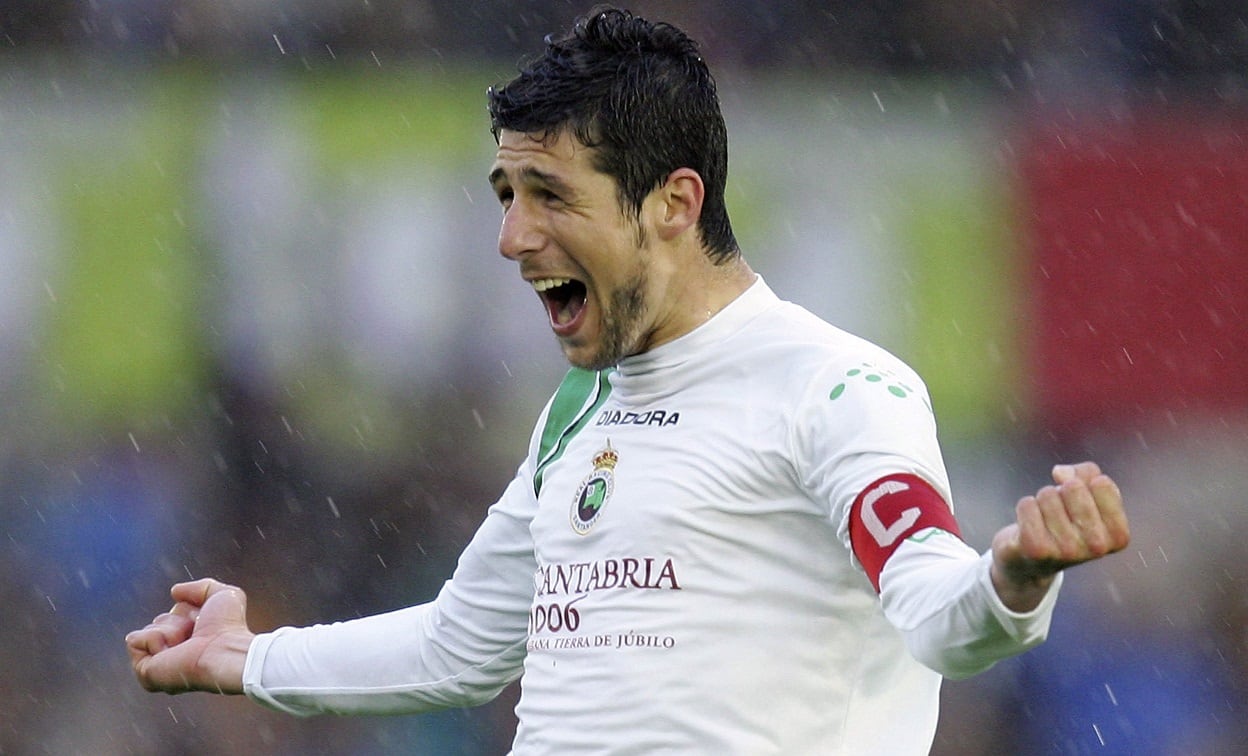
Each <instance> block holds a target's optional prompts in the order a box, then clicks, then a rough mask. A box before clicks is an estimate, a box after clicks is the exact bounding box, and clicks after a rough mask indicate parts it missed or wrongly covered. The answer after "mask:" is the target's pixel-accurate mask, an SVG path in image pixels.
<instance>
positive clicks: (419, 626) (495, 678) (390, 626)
mask: <svg viewBox="0 0 1248 756" xmlns="http://www.w3.org/2000/svg"><path fill="white" fill-rule="evenodd" d="M530 486H531V484H530V483H529V478H528V477H527V476H526V475H524V474H521V475H518V476H517V477H516V478H515V479H514V480H513V481H512V483H511V485H510V486H508V488H507V491H506V492H505V493H504V495H503V497H502V499H500V501H499V502H498V503H497V504H495V505H494V506H493V507H491V508H490V512H489V515H488V516H487V517H486V519H485V521H484V522H483V523H482V525H481V527H480V529H479V530H478V531H477V533H476V535H475V536H474V537H473V539H472V541H471V542H470V543H469V544H468V546H467V548H466V549H465V550H464V552H463V554H462V555H461V556H460V559H459V564H458V565H457V567H456V569H455V573H454V575H453V576H452V578H451V580H449V581H447V583H446V584H445V585H444V586H443V588H442V590H441V591H440V592H439V594H438V597H437V598H436V599H435V600H434V601H432V602H430V603H427V604H423V605H420V606H414V607H409V608H406V609H400V610H398V611H394V612H389V613H386V614H380V615H376V616H372V617H364V618H361V619H356V620H351V621H348V622H339V623H335V624H332V625H317V626H313V627H307V628H282V629H280V630H277V631H275V632H273V633H266V634H262V635H259V636H257V637H256V639H255V641H254V642H253V643H252V644H251V649H250V652H249V653H248V655H247V662H246V668H245V670H244V673H243V687H244V690H245V692H246V693H247V695H248V696H249V697H251V698H253V699H254V700H257V701H260V702H261V703H264V704H266V705H268V706H270V707H273V708H276V709H279V710H281V711H286V712H289V713H292V714H297V715H306V714H316V713H321V712H333V713H339V714H398V713H416V712H421V711H429V710H433V709H440V708H446V707H455V706H472V705H476V704H480V703H484V702H486V701H488V700H490V699H492V698H493V697H494V696H496V695H498V693H499V692H500V691H501V690H502V689H503V688H505V687H506V686H507V684H508V683H510V682H512V681H513V680H515V679H516V678H517V677H519V676H520V672H521V668H522V665H523V662H524V655H525V642H526V640H527V637H528V619H529V609H530V604H531V602H532V594H533V574H534V572H535V571H536V563H535V558H534V554H533V543H532V539H531V536H530V534H529V519H530V517H531V512H532V506H533V504H532V503H531V502H532V493H531V490H532V489H531V487H530Z"/></svg>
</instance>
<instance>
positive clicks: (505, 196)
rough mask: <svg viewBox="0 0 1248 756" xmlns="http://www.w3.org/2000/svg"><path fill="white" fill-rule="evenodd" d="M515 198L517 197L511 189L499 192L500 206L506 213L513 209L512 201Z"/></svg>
mask: <svg viewBox="0 0 1248 756" xmlns="http://www.w3.org/2000/svg"><path fill="white" fill-rule="evenodd" d="M513 197H515V194H514V193H513V192H512V191H511V190H510V189H499V190H498V204H500V205H502V206H503V210H504V211H506V210H507V208H509V207H511V200H512V198H513Z"/></svg>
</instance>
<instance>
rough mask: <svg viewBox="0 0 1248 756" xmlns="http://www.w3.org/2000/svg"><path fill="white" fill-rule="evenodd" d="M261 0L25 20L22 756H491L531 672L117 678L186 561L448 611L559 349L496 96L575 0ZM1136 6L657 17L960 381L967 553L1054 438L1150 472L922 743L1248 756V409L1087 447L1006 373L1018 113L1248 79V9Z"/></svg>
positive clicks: (1164, 100) (4, 109) (7, 543)
mask: <svg viewBox="0 0 1248 756" xmlns="http://www.w3.org/2000/svg"><path fill="white" fill-rule="evenodd" d="M245 5H246V9H245V10H244V9H242V8H240V7H238V6H237V4H234V5H230V6H229V7H230V8H232V9H233V10H234V11H237V13H227V11H225V10H223V8H225V7H226V6H223V5H221V4H218V3H212V2H194V1H193V0H184V1H182V2H170V3H166V2H142V1H140V0H130V1H123V0H113V1H112V2H95V3H77V2H35V1H33V0H19V1H18V2H7V3H0V270H2V271H4V273H3V274H0V600H2V601H3V607H4V614H3V620H2V621H0V670H3V672H4V674H3V675H2V676H0V677H2V678H3V680H2V681H0V753H93V754H109V753H118V754H121V753H152V754H156V753H197V754H214V753H222V754H224V753H239V752H247V753H274V754H286V753H289V754H295V753H300V754H302V753H344V754H346V753H350V754H389V753H429V754H498V753H504V752H505V751H506V749H507V745H508V743H509V742H510V736H511V732H512V730H513V728H514V721H513V718H512V714H511V706H512V705H513V704H514V699H515V695H516V691H515V690H514V688H513V689H512V690H509V691H508V692H507V693H505V694H504V696H502V697H501V698H500V700H499V701H497V702H496V703H494V704H491V705H490V706H487V707H483V708H481V709H479V710H474V711H467V712H461V711H455V712H446V713H443V714H439V715H435V716H429V717H409V718H386V719H375V718H365V719H335V718H316V719H312V720H294V719H291V718H287V717H283V716H280V715H277V714H274V713H272V712H268V711H266V710H263V709H260V708H259V707H257V706H254V705H251V704H249V703H247V702H245V701H242V700H239V699H228V700H226V699H218V698H213V697H210V696H181V697H173V698H167V697H163V696H152V695H149V694H146V693H144V692H142V691H141V690H140V689H139V687H138V686H137V685H136V684H135V683H134V681H133V680H132V678H131V674H130V671H129V666H128V661H127V659H126V658H125V654H124V648H123V645H122V642H121V638H122V636H123V635H124V633H125V632H126V631H128V630H130V629H133V628H135V627H139V626H141V625H143V624H144V623H146V622H147V621H148V619H149V618H150V617H151V616H152V615H154V614H155V613H157V612H159V611H162V610H163V609H165V608H166V606H167V604H168V595H167V591H168V586H169V584H170V583H171V582H173V581H176V580H180V579H184V578H187V577H200V576H204V575H215V576H218V577H220V578H222V579H224V580H229V581H232V582H236V583H238V584H240V585H242V586H244V587H245V588H246V589H247V591H248V595H249V597H250V602H251V604H250V606H251V616H252V617H253V625H254V627H255V628H256V629H261V630H263V629H270V628H273V627H276V626H279V625H283V624H306V623H311V622H322V621H332V620H336V619H342V618H347V617H352V616H358V615H363V614H368V613H373V612H377V611H382V610H386V609H390V608H394V607H397V606H402V605H406V604H411V603H415V602H419V601H424V600H427V599H429V598H431V597H432V596H433V595H434V594H435V593H436V591H437V590H438V588H439V586H440V585H441V583H442V581H443V580H444V579H445V578H446V577H447V576H448V575H449V573H450V571H451V569H452V568H453V565H454V561H455V558H456V556H457V554H458V553H459V550H460V549H461V548H462V546H463V545H464V544H465V543H466V542H467V540H468V539H469V538H470V537H471V535H472V533H473V531H474V529H475V527H476V525H477V523H478V522H479V521H480V519H481V517H482V516H483V515H484V511H485V508H486V507H487V506H488V505H489V504H490V503H492V501H493V499H494V497H495V496H496V495H497V493H498V492H500V491H501V490H502V488H503V486H504V485H505V483H506V481H507V480H508V479H509V478H510V477H511V474H512V471H513V470H514V469H515V465H516V464H518V463H519V461H520V458H521V456H522V453H523V449H524V444H525V442H526V439H527V436H528V433H529V430H530V424H531V422H532V421H533V418H534V417H535V416H536V413H537V412H538V410H539V409H540V407H541V405H542V402H543V401H544V400H545V399H546V397H547V395H548V392H549V391H550V390H551V389H552V388H553V386H554V385H555V382H556V381H557V379H558V376H559V375H561V374H562V372H563V367H564V366H563V363H562V358H561V356H560V354H559V352H558V350H557V348H556V347H555V345H554V344H553V341H552V340H551V339H550V338H549V336H548V334H547V333H546V332H545V328H544V326H543V323H542V316H541V313H540V308H539V307H538V305H537V304H536V303H535V302H534V301H533V300H532V296H531V294H530V293H529V292H527V291H526V290H525V288H524V287H523V286H521V285H520V284H519V282H518V280H517V278H516V276H515V271H514V270H513V268H512V266H510V265H509V264H508V263H507V262H506V261H504V260H502V259H501V258H499V257H498V256H497V254H496V253H495V244H496V235H497V219H498V211H497V209H496V207H495V201H494V199H493V197H492V194H491V192H490V190H489V188H488V186H487V184H486V182H485V179H484V174H485V171H486V168H487V166H488V164H489V161H490V160H491V159H492V154H493V147H494V145H493V142H492V140H491V137H490V135H489V132H488V124H487V123H486V119H485V114H484V103H483V97H482V93H483V92H484V90H485V88H486V87H487V86H488V85H490V84H492V83H494V82H496V81H498V80H501V79H505V78H507V77H508V76H509V75H510V73H511V72H512V71H513V70H514V63H515V60H516V59H517V58H518V56H519V54H520V53H521V52H528V51H531V50H533V49H534V48H535V46H536V45H538V44H540V39H541V36H542V35H543V34H545V33H546V32H548V31H552V30H553V29H555V28H557V27H559V26H562V25H563V24H564V23H565V22H566V20H567V19H569V18H571V17H572V16H573V15H574V14H575V13H576V12H579V11H581V10H582V8H581V7H580V6H579V5H573V4H570V3H564V2H557V3H537V2H525V3H490V2H482V3H456V2H449V1H446V2H443V1H441V0H436V1H431V2H421V3H417V2H395V3H389V4H383V3H337V2H320V3H312V2H307V3H295V4H285V3H277V2H254V3H248V4H245ZM675 5H679V6H680V7H679V8H675V7H672V6H675ZM1146 5H1147V8H1146V7H1145V5H1141V4H1134V3H1124V2H1110V1H1109V0H1105V1H1104V2H1060V3H1047V4H1046V3H1023V2H1010V1H1001V2H974V3H971V4H969V5H967V4H960V5H957V6H956V10H950V8H953V7H954V6H950V5H949V4H946V3H940V2H898V3H889V4H863V3H852V2H836V3H813V2H777V3H762V2H733V3H710V2H691V3H683V4H668V3H644V2H643V3H637V4H636V6H635V7H636V8H637V9H638V10H640V11H642V12H645V11H647V10H651V9H654V10H656V13H655V15H656V16H662V15H663V12H665V11H670V12H671V13H672V14H674V15H672V16H670V18H671V20H673V21H677V22H679V23H681V24H683V25H685V26H687V27H688V28H689V29H690V30H691V31H692V32H693V33H694V35H695V36H700V37H702V38H704V39H705V40H707V45H706V48H707V52H708V57H709V58H710V60H711V63H712V66H713V67H714V68H715V69H716V70H717V71H718V73H719V80H720V88H721V93H722V95H723V98H724V103H725V108H726V111H727V118H728V124H729V130H730V132H731V135H732V141H733V156H732V159H733V178H732V180H731V182H730V186H729V207H730V210H731V212H732V213H733V218H734V223H735V224H736V226H737V228H738V232H739V234H738V235H739V238H740V239H741V240H742V242H743V245H744V247H745V251H746V255H747V257H749V258H750V260H751V262H752V264H754V266H755V267H756V268H757V269H759V270H760V271H761V272H762V273H763V274H764V275H765V276H766V277H767V279H768V281H769V282H770V283H771V284H772V286H773V288H775V289H777V291H778V292H780V293H781V294H782V295H783V296H786V297H788V298H791V299H793V300H795V301H798V302H800V303H802V304H804V305H806V306H808V307H810V308H811V309H812V310H814V311H816V312H817V313H818V314H820V315H822V316H824V317H826V318H827V319H829V320H831V321H832V322H834V323H837V324H838V325H841V326H843V327H845V328H847V329H849V330H852V331H856V332H858V333H861V334H862V335H864V336H866V337H868V338H872V339H875V340H877V341H879V342H881V343H882V344H884V345H885V346H887V347H889V348H891V349H893V350H895V351H897V352H898V353H899V354H901V355H902V356H903V357H906V358H907V359H912V360H915V361H917V362H919V363H926V365H927V366H928V367H930V369H931V370H930V375H929V378H930V380H931V383H932V387H933V394H934V396H935V397H936V401H935V405H936V410H937V415H938V417H940V423H941V427H942V430H943V431H944V432H946V433H947V434H948V438H949V442H948V443H947V446H946V458H947V462H948V464H949V467H950V471H951V476H952V479H953V481H954V489H955V495H957V496H958V497H959V500H958V512H959V517H960V519H961V520H962V522H963V531H964V533H965V535H966V537H967V539H968V541H970V542H971V543H972V545H973V546H975V547H977V548H986V547H987V545H988V543H989V542H990V539H991V536H992V533H993V532H994V531H995V530H996V528H997V527H999V526H1000V525H1001V524H1002V523H1004V522H1005V521H1007V519H1009V518H1010V517H1011V516H1012V507H1013V503H1014V501H1015V500H1016V498H1017V497H1018V495H1019V494H1021V493H1022V492H1025V491H1029V490H1034V489H1035V488H1036V487H1037V486H1039V485H1042V484H1043V483H1044V482H1045V480H1044V477H1045V474H1046V472H1047V469H1048V466H1049V465H1051V464H1052V463H1053V462H1056V461H1058V460H1059V459H1061V460H1065V459H1070V458H1072V457H1080V458H1084V457H1093V458H1096V459H1098V460H1100V461H1102V462H1103V464H1104V465H1105V467H1106V468H1107V469H1109V470H1110V471H1111V472H1113V473H1114V474H1115V476H1116V478H1117V479H1118V480H1119V482H1120V484H1121V485H1122V487H1123V489H1124V491H1126V492H1127V496H1128V501H1129V503H1130V505H1131V507H1132V515H1133V517H1134V518H1135V542H1134V543H1133V545H1132V548H1131V549H1130V551H1129V552H1127V553H1125V554H1121V555H1119V556H1118V557H1116V558H1115V559H1113V560H1110V561H1109V562H1107V563H1106V564H1105V565H1097V566H1094V567H1088V568H1081V569H1080V570H1076V571H1074V572H1072V573H1071V575H1070V579H1069V580H1068V582H1067V588H1066V594H1067V595H1065V596H1064V597H1063V600H1062V603H1061V605H1060V607H1059V612H1058V616H1057V621H1056V625H1055V628H1054V632H1053V638H1052V641H1051V642H1050V643H1049V644H1047V645H1046V646H1044V647H1042V648H1041V649H1038V650H1037V651H1035V652H1033V653H1031V654H1029V655H1027V656H1025V657H1023V658H1021V659H1018V660H1014V661H1011V662H1009V663H1006V664H1003V665H1001V666H1000V667H999V668H998V669H996V670H993V671H992V672H990V673H988V674H986V675H984V676H982V677H981V678H977V679H975V680H972V681H967V682H962V683H953V684H949V685H947V686H946V690H945V694H944V698H945V713H944V715H943V717H942V722H941V728H940V732H939V734H938V737H937V743H936V746H935V748H934V750H933V753H937V754H941V753H948V754H954V753H956V754H999V753H1017V754H1031V753H1035V754H1083V753H1132V754H1173V753H1183V754H1222V753H1228V754H1229V753H1237V752H1239V751H1238V749H1239V748H1241V745H1242V743H1243V742H1244V740H1245V732H1244V722H1245V721H1248V568H1246V567H1245V565H1244V560H1243V547H1242V542H1243V540H1244V537H1245V536H1246V535H1248V522H1246V518H1248V501H1245V494H1244V491H1246V490H1248V465H1246V464H1245V460H1248V407H1241V408H1238V410H1237V411H1231V412H1227V413H1224V414H1220V415H1216V416H1209V415H1207V414H1202V413H1200V412H1198V411H1192V412H1190V413H1186V414H1185V413H1182V412H1179V413H1176V414H1171V415H1170V417H1169V420H1168V422H1167V423H1166V424H1165V425H1163V426H1162V427H1157V426H1154V425H1147V426H1146V425H1142V424H1141V425H1130V426H1127V425H1124V426H1122V427H1116V428H1108V429H1098V430H1097V431H1096V432H1094V433H1088V434H1087V435H1085V436H1083V437H1079V438H1070V437H1063V438H1061V439H1060V440H1059V439H1058V438H1056V437H1055V436H1054V435H1053V434H1052V433H1051V428H1049V427H1047V426H1046V425H1045V423H1044V419H1043V418H1040V419H1039V420H1038V421H1037V419H1035V418H1029V417H1027V413H1026V411H1025V407H1024V406H1023V405H1025V403H1026V401H1027V399H1026V396H1025V393H1026V392H1025V391H1023V390H1022V389H1020V388H1019V386H1020V384H1021V382H1022V381H1023V380H1024V379H1025V376H1023V375H1021V373H1022V372H1023V370H1024V367H1023V365H1022V364H1021V362H1020V356H1019V355H1020V354H1022V353H1023V351H1024V350H1025V348H1026V343H1027V340H1028V338H1031V337H1032V336H1033V334H1030V333H1029V331H1028V326H1027V322H1026V318H1025V312H1024V309H1023V308H1022V306H1021V305H1020V304H1019V303H1018V301H1017V300H1016V299H1014V298H1013V297H1012V294H1011V293H1012V292H1013V291H1015V289H1014V288H1013V287H1015V286H1016V285H1017V282H1016V281H1015V280H1013V278H1012V276H1013V275H1015V273H1016V271H1015V270H1014V265H1015V264H1016V263H1017V261H1018V260H1019V259H1021V257H1022V256H1023V255H1025V254H1026V253H1027V242H1026V240H1025V239H1023V238H1021V237H1020V236H1019V235H1018V231H1017V229H1016V228H1015V226H1014V225H1013V219H1014V218H1015V216H1016V214H1017V215H1021V216H1024V217H1025V216H1026V212H1027V211H1026V208H1025V207H1022V208H1020V207H1018V206H1017V205H1016V202H1017V201H1018V198H1016V197H1015V196H1013V195H1011V194H1010V186H1011V180H1012V179H1013V178H1014V177H1013V176H1012V175H1011V171H1012V170H1013V168H1012V163H1011V156H1012V154H1013V150H1014V148H1015V146H1016V143H1015V142H1014V141H1013V140H1014V136H1015V135H1016V134H1017V133H1018V131H1020V130H1022V129H1025V127H1026V125H1027V120H1028V119H1031V118H1050V117H1054V116H1053V115H1052V114H1054V113H1065V114H1066V115H1065V116H1064V117H1067V118H1070V119H1072V120H1078V119H1080V118H1084V117H1086V118H1088V119H1108V120H1110V121H1128V122H1129V121H1131V120H1132V118H1133V117H1134V114H1137V113H1139V112H1143V111H1145V110H1147V109H1149V108H1156V107H1164V106H1166V105H1167V104H1168V103H1171V102H1176V101H1187V102H1193V101H1195V102H1200V103H1202V104H1203V105H1204V106H1205V107H1206V108H1212V109H1214V110H1217V111H1225V112H1228V113H1242V112H1243V110H1244V108H1245V103H1246V102H1248V100H1246V93H1248V89H1246V88H1245V86H1244V80H1243V72H1244V71H1245V66H1246V65H1248V41H1246V40H1245V38H1244V37H1243V34H1242V33H1238V36H1236V34H1237V33H1236V32H1235V31H1234V30H1236V29H1241V30H1242V29H1243V28H1244V23H1245V16H1244V11H1243V9H1242V7H1240V6H1241V4H1238V3H1228V2H1209V1H1208V0H1206V1H1205V2H1173V3H1158V4H1146ZM1245 196H1248V187H1245ZM1226 252H1227V254H1231V255H1248V250H1243V249H1228V250H1226ZM928 281H939V282H941V283H940V286H941V287H942V289H941V291H942V292H944V293H949V292H953V294H951V296H949V297H941V296H927V295H923V294H922V293H921V292H918V293H916V291H915V287H921V286H922V284H923V282H928ZM1217 315H1218V313H1216V312H1215V313H1213V315H1212V316H1211V317H1216V316H1217ZM1223 315H1225V313H1223ZM958 318H962V319H963V320H962V321H961V322H958ZM968 318H969V319H968ZM925 372H927V371H925ZM1246 377H1248V376H1246Z"/></svg>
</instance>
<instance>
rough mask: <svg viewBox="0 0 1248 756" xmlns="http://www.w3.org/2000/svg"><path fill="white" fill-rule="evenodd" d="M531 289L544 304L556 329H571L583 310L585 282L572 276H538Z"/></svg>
mask: <svg viewBox="0 0 1248 756" xmlns="http://www.w3.org/2000/svg"><path fill="white" fill-rule="evenodd" d="M533 289H534V291H536V292H537V293H538V296H540V297H541V298H542V303H543V304H545V305H546V312H547V314H548V315H549V316H550V324H551V326H552V327H554V328H555V330H556V331H564V330H571V329H572V328H573V327H574V326H575V324H576V322H577V320H578V318H579V316H580V314H581V313H582V312H583V311H584V310H585V297H586V289H585V284H583V283H581V282H580V281H577V280H575V279H572V278H539V279H538V280H536V281H534V282H533Z"/></svg>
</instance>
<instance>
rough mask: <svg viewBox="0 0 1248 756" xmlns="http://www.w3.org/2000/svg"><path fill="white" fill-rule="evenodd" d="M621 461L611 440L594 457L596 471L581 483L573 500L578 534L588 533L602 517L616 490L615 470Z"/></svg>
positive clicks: (573, 524)
mask: <svg viewBox="0 0 1248 756" xmlns="http://www.w3.org/2000/svg"><path fill="white" fill-rule="evenodd" d="M619 461H620V455H619V454H618V453H617V452H616V451H615V449H612V448H611V441H610V440H608V441H607V446H606V448H605V449H603V450H602V451H600V452H598V453H597V454H595V455H594V471H593V472H591V473H590V474H589V475H587V476H585V480H582V481H581V485H580V487H579V488H577V489H576V496H575V497H573V499H572V529H573V530H575V531H576V532H577V533H580V534H581V535H585V534H586V533H588V532H589V529H590V528H592V527H593V526H594V523H596V522H598V518H599V517H600V516H602V508H603V507H605V506H606V505H607V500H608V499H610V498H611V492H612V491H614V490H615V472H614V470H615V465H616V463H617V462H619Z"/></svg>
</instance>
